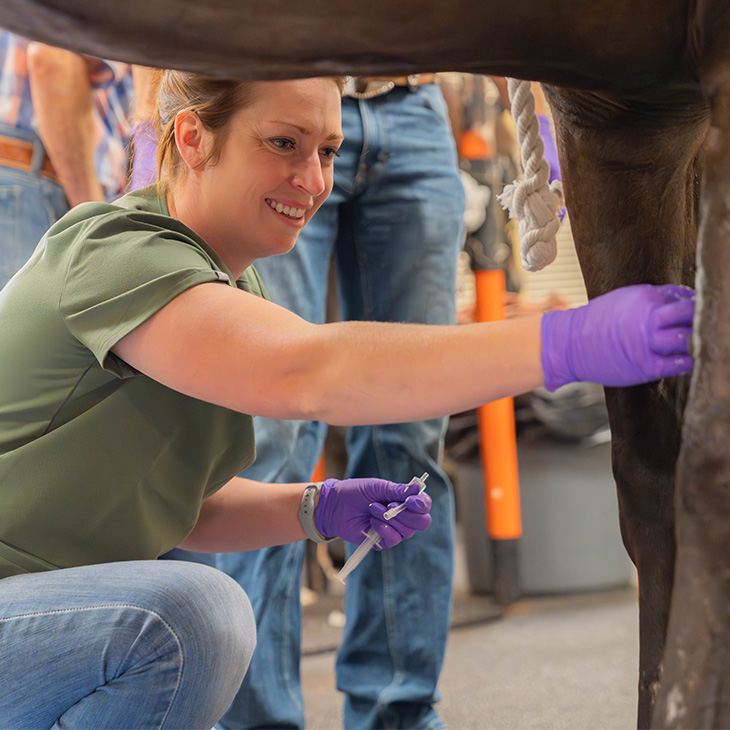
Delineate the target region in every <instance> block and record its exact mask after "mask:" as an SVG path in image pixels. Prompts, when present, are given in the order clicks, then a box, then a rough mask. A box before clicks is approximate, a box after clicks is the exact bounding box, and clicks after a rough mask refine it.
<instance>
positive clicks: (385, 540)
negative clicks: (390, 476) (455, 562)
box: [314, 479, 431, 550]
mask: <svg viewBox="0 0 730 730" xmlns="http://www.w3.org/2000/svg"><path fill="white" fill-rule="evenodd" d="M420 489H421V485H420V484H417V483H414V484H395V483H394V482H389V481H387V480H385V479H345V480H339V479H327V480H326V481H325V482H324V484H323V485H322V487H321V489H320V491H319V501H318V503H317V507H316V510H315V513H314V522H315V524H316V526H317V529H318V530H319V531H320V532H321V533H322V534H323V535H324V536H325V537H341V538H342V539H343V540H347V542H351V543H354V544H356V545H359V544H360V543H361V542H362V541H363V540H364V539H365V533H367V532H368V530H370V529H371V528H372V529H374V530H376V531H377V532H378V534H379V535H380V536H381V538H382V539H381V542H380V544H379V545H376V546H375V549H376V550H380V549H382V548H392V547H393V546H394V545H397V544H398V543H399V542H400V541H401V540H404V539H405V538H408V537H411V536H412V535H413V534H415V532H416V531H417V530H425V529H426V528H427V527H428V526H429V525H430V524H431V515H430V514H429V512H430V510H431V498H430V497H429V496H428V495H427V494H426V493H425V492H422V493H420V494H419V490H420ZM403 502H405V505H406V509H404V510H403V511H402V512H401V513H400V514H398V515H396V516H395V517H393V518H392V519H390V520H386V519H385V518H384V517H383V515H384V513H385V512H386V511H387V510H388V509H390V508H391V507H397V506H398V505H399V504H401V503H403Z"/></svg>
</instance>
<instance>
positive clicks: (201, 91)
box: [154, 70, 345, 184]
mask: <svg viewBox="0 0 730 730" xmlns="http://www.w3.org/2000/svg"><path fill="white" fill-rule="evenodd" d="M331 78H332V80H333V81H334V82H335V83H336V84H337V88H338V89H339V91H340V93H342V91H343V89H344V85H345V78H344V77H342V76H333V77H331ZM261 83H262V82H260V81H242V80H237V79H225V78H216V77H212V76H203V75H202V74H195V73H190V72H187V71H174V70H164V71H158V72H157V79H156V85H157V109H156V114H155V117H154V126H155V131H156V133H157V140H158V142H157V176H158V181H159V182H158V184H163V183H165V184H174V183H175V182H176V181H177V180H179V179H180V178H181V177H182V176H184V175H185V171H186V169H187V168H186V166H185V164H184V162H183V160H182V157H181V156H180V152H179V151H178V149H177V145H176V143H175V119H176V117H177V115H178V114H179V113H180V112H182V111H191V112H194V113H195V114H196V115H197V116H198V118H199V119H200V121H201V122H202V123H203V126H204V127H205V128H206V129H207V130H209V131H210V132H212V133H213V147H212V149H211V152H210V154H209V155H208V157H206V159H205V160H203V162H202V163H201V164H206V163H207V162H209V161H210V160H213V161H214V162H217V161H218V157H219V156H220V152H221V150H222V148H223V145H224V144H225V141H226V138H227V136H228V132H229V122H230V120H231V117H233V115H234V114H235V113H236V112H238V111H239V110H240V109H244V108H245V107H247V106H249V105H250V104H252V103H253V101H254V99H255V96H256V88H257V86H258V85H259V84H261Z"/></svg>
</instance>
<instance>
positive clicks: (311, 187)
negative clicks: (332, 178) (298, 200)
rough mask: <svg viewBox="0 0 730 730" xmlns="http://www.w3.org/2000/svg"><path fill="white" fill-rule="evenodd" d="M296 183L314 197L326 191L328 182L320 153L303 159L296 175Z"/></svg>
mask: <svg viewBox="0 0 730 730" xmlns="http://www.w3.org/2000/svg"><path fill="white" fill-rule="evenodd" d="M294 183H295V184H296V185H297V186H298V187H300V188H301V189H302V190H304V191H305V192H306V193H308V194H309V195H311V196H312V197H317V196H318V195H321V194H322V193H323V192H324V191H325V187H326V183H325V179H324V174H323V172H322V163H321V162H320V159H319V155H317V157H316V158H312V157H310V158H307V159H306V160H303V161H302V163H301V165H300V166H299V168H298V169H297V171H296V173H295V175H294Z"/></svg>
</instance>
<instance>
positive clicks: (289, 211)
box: [266, 198, 304, 218]
mask: <svg viewBox="0 0 730 730" xmlns="http://www.w3.org/2000/svg"><path fill="white" fill-rule="evenodd" d="M266 202H267V203H268V204H269V207H271V208H273V209H274V210H275V211H276V212H277V213H282V214H283V215H285V216H287V217H289V218H302V217H303V216H304V208H291V207H289V206H288V205H284V204H283V203H275V202H274V201H273V200H269V199H268V198H267V199H266Z"/></svg>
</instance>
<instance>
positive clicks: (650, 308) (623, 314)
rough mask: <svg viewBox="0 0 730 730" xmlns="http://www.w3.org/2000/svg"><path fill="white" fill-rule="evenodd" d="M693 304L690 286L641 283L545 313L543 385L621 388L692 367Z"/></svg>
mask: <svg viewBox="0 0 730 730" xmlns="http://www.w3.org/2000/svg"><path fill="white" fill-rule="evenodd" d="M694 308H695V293H694V291H693V290H692V289H690V288H688V287H685V286H674V285H671V284H667V285H664V286H653V285H651V284H637V285H635V286H627V287H623V288H621V289H615V290H614V291H611V292H609V293H608V294H604V295H603V296H600V297H597V298H596V299H593V300H592V301H590V302H589V303H588V304H586V305H585V306H583V307H578V308H576V309H567V310H564V311H556V312H547V313H546V314H544V315H543V317H542V323H541V334H542V348H541V362H542V368H543V372H544V374H545V387H546V388H547V389H548V390H557V388H559V387H560V386H561V385H565V384H566V383H572V382H576V381H590V382H593V383H599V384H600V385H608V386H615V387H623V386H631V385H639V384H640V383H648V382H651V381H653V380H659V379H660V378H667V377H671V376H673V375H681V374H682V373H687V372H689V371H690V370H692V358H691V357H690V355H689V342H690V335H691V333H692V320H693V317H694Z"/></svg>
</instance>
